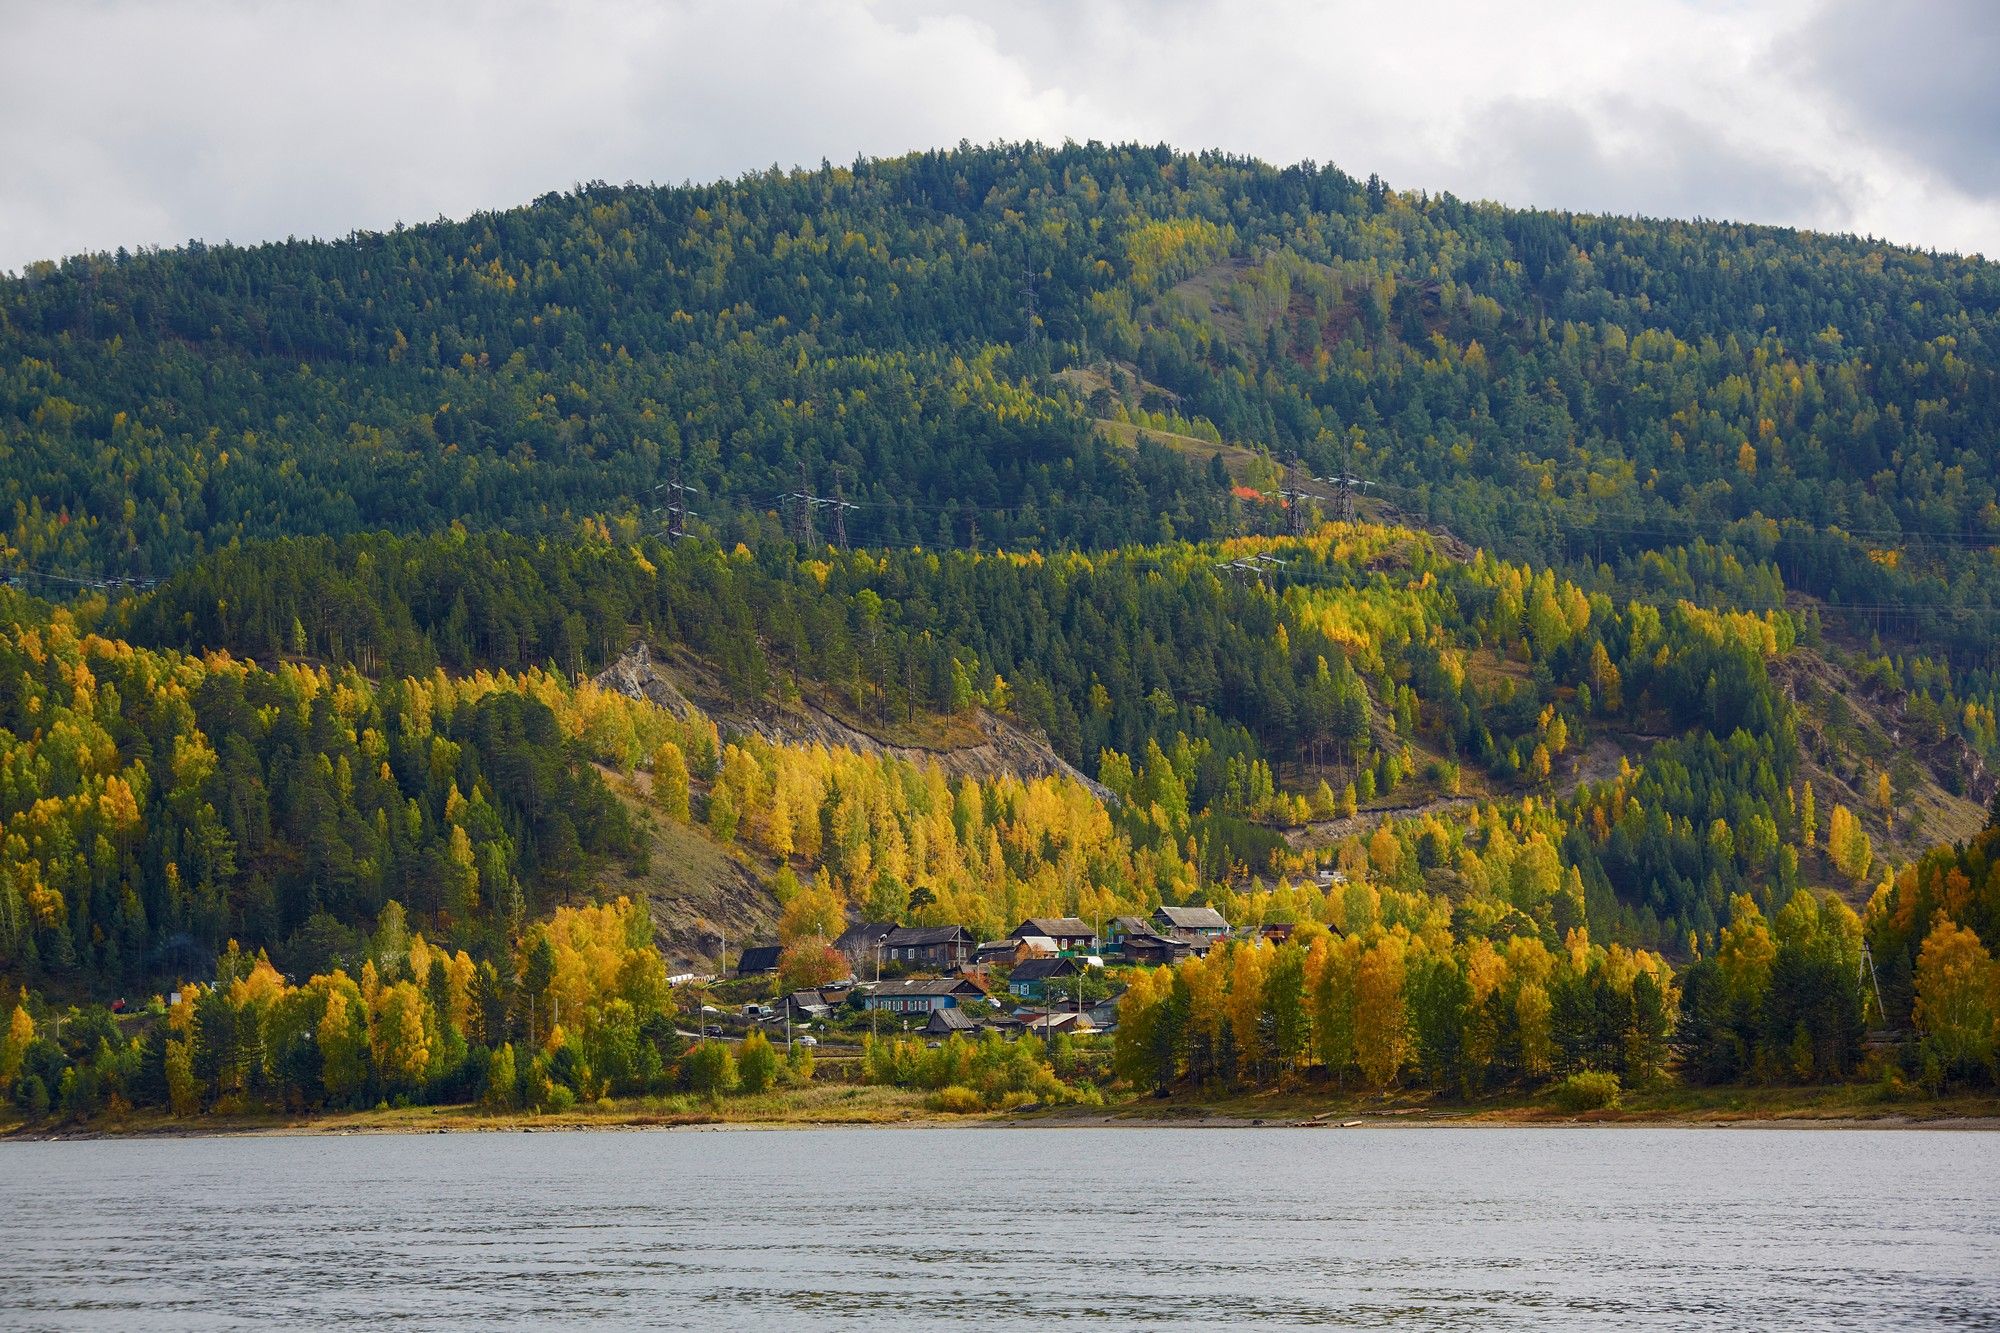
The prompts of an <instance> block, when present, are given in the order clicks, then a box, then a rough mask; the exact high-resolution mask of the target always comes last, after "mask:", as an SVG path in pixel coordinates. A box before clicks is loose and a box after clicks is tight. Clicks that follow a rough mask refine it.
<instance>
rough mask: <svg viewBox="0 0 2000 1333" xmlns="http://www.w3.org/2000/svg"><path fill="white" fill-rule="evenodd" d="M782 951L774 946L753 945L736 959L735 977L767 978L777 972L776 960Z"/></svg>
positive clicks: (779, 947) (777, 946)
mask: <svg viewBox="0 0 2000 1333" xmlns="http://www.w3.org/2000/svg"><path fill="white" fill-rule="evenodd" d="M783 953H784V949H783V948H782V947H781V946H779V945H776V944H753V945H751V946H750V947H749V948H747V949H745V950H744V951H743V952H742V953H740V954H738V955H737V957H736V975H737V976H739V977H762V976H768V975H770V974H771V973H773V972H775V971H777V970H778V958H779V956H780V955H782V954H783Z"/></svg>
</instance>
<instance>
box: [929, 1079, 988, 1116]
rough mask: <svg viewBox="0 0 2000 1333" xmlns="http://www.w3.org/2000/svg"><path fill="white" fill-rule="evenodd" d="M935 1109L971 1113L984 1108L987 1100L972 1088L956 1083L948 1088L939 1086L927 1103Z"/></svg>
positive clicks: (962, 1113)
mask: <svg viewBox="0 0 2000 1333" xmlns="http://www.w3.org/2000/svg"><path fill="white" fill-rule="evenodd" d="M925 1104H926V1105H928V1106H929V1107H930V1108H931V1110H933V1111H944V1112H946V1113H948V1114H950V1115H970V1114H972V1113H973V1112H974V1111H980V1110H984V1109H985V1107H986V1103H985V1101H984V1100H983V1099H982V1098H981V1097H980V1095H979V1094H978V1093H976V1092H974V1091H973V1090H972V1089H971V1088H968V1087H966V1086H964V1085H963V1084H959V1083H954V1084H952V1085H951V1086H950V1087H948V1088H939V1089H938V1090H937V1091H936V1092H934V1093H932V1094H931V1095H930V1098H929V1100H928V1101H927V1102H926V1103H925Z"/></svg>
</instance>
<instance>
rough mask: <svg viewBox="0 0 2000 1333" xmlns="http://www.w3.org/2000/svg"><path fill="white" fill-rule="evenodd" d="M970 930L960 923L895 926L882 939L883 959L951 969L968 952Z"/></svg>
mask: <svg viewBox="0 0 2000 1333" xmlns="http://www.w3.org/2000/svg"><path fill="white" fill-rule="evenodd" d="M972 946H973V939H972V932H971V931H969V930H967V929H966V928H965V927H964V926H897V927H896V928H895V929H894V930H892V931H890V932H889V934H888V936H887V937H886V938H885V939H884V940H883V942H882V955H883V961H884V962H888V963H895V964H899V965H901V966H903V967H925V968H930V969H932V970H933V971H938V972H951V971H955V970H957V969H958V968H960V967H963V966H964V965H965V962H966V960H967V959H969V958H971V956H972Z"/></svg>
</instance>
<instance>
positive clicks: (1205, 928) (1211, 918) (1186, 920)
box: [1153, 907, 1229, 954]
mask: <svg viewBox="0 0 2000 1333" xmlns="http://www.w3.org/2000/svg"><path fill="white" fill-rule="evenodd" d="M1153 925H1154V927H1155V929H1157V930H1158V931H1159V933H1160V935H1161V936H1162V937H1163V938H1166V939H1170V940H1180V941H1182V942H1183V943H1185V944H1186V945H1187V946H1188V947H1189V948H1190V949H1192V950H1194V952H1196V953H1198V954H1205V953H1207V952H1208V951H1209V949H1211V948H1212V947H1214V945H1215V942H1216V941H1217V940H1219V939H1221V938H1223V937H1224V936H1226V935H1227V934H1229V923H1228V922H1227V921H1225V920H1223V919H1222V913H1220V912H1218V911H1216V910H1215V909H1214V908H1213V907H1161V908H1159V909H1158V910H1157V911H1155V912H1154V913H1153Z"/></svg>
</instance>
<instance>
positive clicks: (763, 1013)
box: [743, 1004, 771, 1018]
mask: <svg viewBox="0 0 2000 1333" xmlns="http://www.w3.org/2000/svg"><path fill="white" fill-rule="evenodd" d="M743 1016H744V1017H745V1018H769V1017H770V1016H771V1006H770V1005H768V1004H746V1005H744V1006H743Z"/></svg>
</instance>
